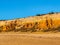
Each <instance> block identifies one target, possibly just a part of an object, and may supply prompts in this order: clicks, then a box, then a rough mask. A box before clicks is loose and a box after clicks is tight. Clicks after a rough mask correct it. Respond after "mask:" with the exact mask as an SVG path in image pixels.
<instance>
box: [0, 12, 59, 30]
mask: <svg viewBox="0 0 60 45" xmlns="http://www.w3.org/2000/svg"><path fill="white" fill-rule="evenodd" d="M59 28H60V13H55V14H46V15H43V16H34V17H27V18H21V19H15V20H6V21H0V31H11V30H12V31H41V30H42V31H46V30H47V31H49V30H57V29H59Z"/></svg>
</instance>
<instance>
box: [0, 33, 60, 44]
mask: <svg viewBox="0 0 60 45" xmlns="http://www.w3.org/2000/svg"><path fill="white" fill-rule="evenodd" d="M0 45H60V34H15V33H13V34H12V33H11V34H10V33H9V34H8V33H0Z"/></svg>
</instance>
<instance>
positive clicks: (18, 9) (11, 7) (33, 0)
mask: <svg viewBox="0 0 60 45" xmlns="http://www.w3.org/2000/svg"><path fill="white" fill-rule="evenodd" d="M48 12H60V0H0V20H4V19H15V18H23V17H28V16H34V15H36V14H45V13H48Z"/></svg>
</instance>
